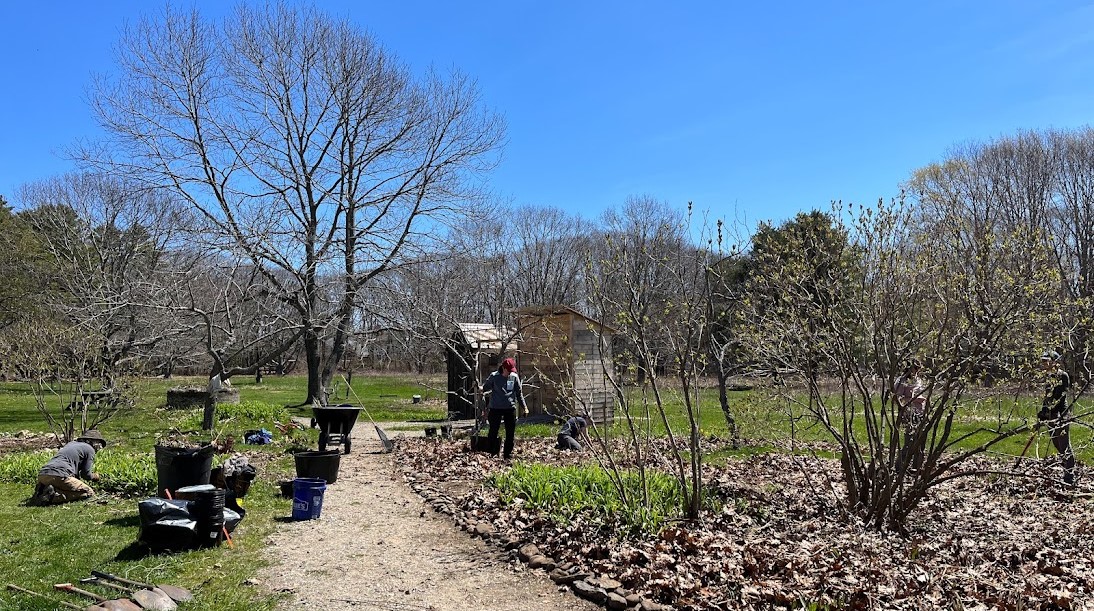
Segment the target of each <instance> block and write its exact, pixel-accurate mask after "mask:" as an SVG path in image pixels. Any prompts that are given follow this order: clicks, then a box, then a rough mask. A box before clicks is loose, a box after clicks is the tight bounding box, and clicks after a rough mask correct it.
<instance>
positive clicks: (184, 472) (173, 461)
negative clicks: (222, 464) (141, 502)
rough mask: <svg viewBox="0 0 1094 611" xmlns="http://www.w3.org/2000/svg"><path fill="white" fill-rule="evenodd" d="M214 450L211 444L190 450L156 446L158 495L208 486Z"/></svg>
mask: <svg viewBox="0 0 1094 611" xmlns="http://www.w3.org/2000/svg"><path fill="white" fill-rule="evenodd" d="M213 450H214V448H213V446H212V445H210V444H205V445H203V446H200V447H190V448H172V447H168V446H156V480H157V490H158V491H157V495H158V496H160V497H163V496H166V495H165V491H167V490H171V491H172V492H173V491H175V490H178V489H179V488H184V487H186V486H196V485H198V484H208V483H209V474H210V472H211V471H212V469H213Z"/></svg>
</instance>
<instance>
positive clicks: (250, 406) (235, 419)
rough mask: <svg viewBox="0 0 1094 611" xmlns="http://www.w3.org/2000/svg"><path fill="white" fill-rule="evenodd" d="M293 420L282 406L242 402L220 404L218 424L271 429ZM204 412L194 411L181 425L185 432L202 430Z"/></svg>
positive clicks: (234, 427)
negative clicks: (278, 424) (225, 423)
mask: <svg viewBox="0 0 1094 611" xmlns="http://www.w3.org/2000/svg"><path fill="white" fill-rule="evenodd" d="M290 418H291V416H290V414H289V412H288V410H286V409H285V407H284V406H282V405H274V404H273V403H265V402H262V401H240V402H239V403H218V404H217V411H216V420H217V422H226V421H229V420H230V421H232V428H233V429H237V428H238V429H240V430H244V429H261V428H265V429H270V428H271V427H272V426H273V423H274V422H288V421H289V419H290ZM201 420H202V410H200V409H197V410H194V411H193V413H190V414H188V415H187V416H186V418H185V419H184V420H183V421H182V422H181V423H180V425H179V427H180V428H182V429H183V430H197V429H200V428H201Z"/></svg>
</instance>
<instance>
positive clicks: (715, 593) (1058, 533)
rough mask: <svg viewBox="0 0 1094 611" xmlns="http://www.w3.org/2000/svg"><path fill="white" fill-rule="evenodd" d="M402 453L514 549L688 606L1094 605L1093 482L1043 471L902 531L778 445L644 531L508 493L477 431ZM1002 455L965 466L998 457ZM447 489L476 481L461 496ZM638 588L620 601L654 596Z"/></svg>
mask: <svg viewBox="0 0 1094 611" xmlns="http://www.w3.org/2000/svg"><path fill="white" fill-rule="evenodd" d="M397 453H398V454H397V456H398V459H399V460H400V461H401V463H402V464H403V467H404V473H405V474H406V477H407V479H408V481H410V483H411V485H412V486H413V487H414V488H415V490H418V492H419V493H420V494H422V495H423V496H424V497H426V499H427V500H428V501H429V502H431V503H432V504H433V506H434V507H435V508H436V509H438V510H439V511H445V512H447V513H450V514H452V515H453V517H454V519H455V520H456V522H457V523H458V524H460V525H461V526H463V527H464V528H466V529H467V530H469V531H471V532H473V533H477V534H480V535H483V536H486V537H488V538H491V539H492V540H494V541H495V542H497V543H498V544H500V545H505V546H506V547H508V548H510V549H513V550H514V552H513V553H514V555H515V554H516V553H517V552H516V549H517V547H518V546H520V545H522V544H527V543H534V544H535V546H536V547H538V549H539V550H540V551H541V552H542V553H543V555H545V556H547V557H549V558H550V559H553V561H554V562H555V563H556V564H557V565H563V566H565V567H567V568H568V569H569V571H570V572H571V573H574V574H589V575H595V576H598V577H603V578H604V579H606V580H616V581H618V582H619V583H620V584H622V588H620V590H619V592H620V593H623V594H625V593H626V592H633V593H635V594H636V595H641V596H643V597H645V598H648V599H649V600H652V601H657V602H660V603H662V604H664V605H666V606H670V607H671V608H675V609H682V610H700V609H704V610H705V609H756V608H758V609H763V608H795V609H796V608H813V609H818V608H820V609H823V608H832V609H929V608H949V609H968V610H971V609H1008V610H1010V609H1013V610H1015V611H1017V610H1019V609H1081V610H1088V609H1094V504H1092V502H1091V498H1090V495H1089V494H1088V493H1082V492H1078V493H1076V492H1072V491H1066V490H1063V489H1059V488H1054V487H1053V485H1052V484H1049V483H1046V482H1045V481H1043V480H1033V479H1023V478H1003V477H990V476H988V477H985V476H971V477H966V478H958V479H956V480H951V481H949V482H946V483H944V484H942V485H940V486H939V487H938V488H936V489H935V490H934V492H933V493H932V494H931V495H930V497H929V498H928V500H927V501H926V502H925V503H924V504H923V505H922V506H921V507H920V508H919V509H918V510H917V511H916V513H914V514H913V516H912V518H911V520H910V523H909V525H908V526H909V533H908V535H907V536H905V537H902V536H899V535H897V534H894V533H878V532H875V531H870V530H866V529H865V528H863V527H862V525H861V524H859V523H855V522H850V523H849V522H846V521H841V520H840V519H839V514H838V511H837V504H836V501H835V498H834V496H833V493H832V492H831V491H830V490H828V485H827V483H825V482H827V481H829V479H831V481H838V479H839V478H838V475H839V467H838V464H837V463H836V462H835V461H832V460H826V459H816V458H811V457H802V456H790V455H785V454H767V455H762V456H753V457H751V458H748V459H743V460H736V461H731V462H730V463H729V464H728V465H726V466H719V467H709V466H708V467H706V471H705V475H706V481H707V485H708V487H709V488H710V489H711V490H712V491H713V492H714V493H715V494H716V495H718V497H719V498H722V499H724V502H723V503H722V507H721V509H720V510H718V511H716V512H714V511H710V512H707V513H705V514H704V516H703V520H702V521H701V523H700V524H688V523H684V522H674V523H672V524H670V525H668V526H667V527H665V528H663V529H662V531H661V532H660V533H659V534H658V535H649V536H645V537H634V536H619V535H617V534H616V533H617V532H618V531H617V529H614V528H612V527H611V526H610V525H604V524H596V523H593V522H592V521H591V520H583V519H576V520H573V521H571V522H569V523H559V522H557V521H555V520H553V519H551V518H549V517H546V516H543V515H539V514H538V513H534V512H531V511H529V510H527V509H526V508H523V507H521V505H520V503H512V504H509V505H506V504H504V503H502V502H501V500H500V499H499V497H498V494H497V491H496V490H494V489H493V488H491V487H490V486H489V485H487V484H486V483H485V479H486V478H487V477H488V476H489V475H490V474H491V473H494V472H496V471H499V470H501V469H505V468H506V466H505V465H504V463H502V462H500V461H499V460H498V459H496V458H493V457H490V456H487V455H485V454H481V453H472V452H470V451H468V449H467V442H466V441H463V442H460V441H448V442H446V441H440V440H404V441H401V442H400V444H399V447H398V449H397ZM517 458H518V460H520V461H529V462H532V461H534V462H543V463H551V464H559V465H562V464H574V463H576V462H580V461H582V460H592V457H591V456H590V455H588V454H586V455H579V454H577V453H564V452H559V451H557V450H554V449H553V448H552V447H551V446H550V445H549V442H547V441H544V442H542V447H541V446H540V445H539V444H538V443H537V442H525V443H522V444H521V445H520V446H519V449H518V453H517ZM988 460H989V459H983V461H982V462H979V463H973V464H969V465H968V466H967V467H965V468H976V467H980V468H986V467H994V468H996V469H998V467H999V464H998V463H989V462H988ZM1053 467H1054V463H1053V461H1051V460H1049V461H1041V464H1035V465H1034V466H1033V470H1034V471H1041V472H1043V474H1044V475H1046V476H1051V475H1052V474H1053ZM1085 476H1088V472H1087V471H1085V470H1083V471H1081V472H1080V477H1082V479H1081V481H1090V479H1089V478H1088V477H1085ZM445 490H469V492H467V493H465V494H462V495H460V496H457V497H454V498H453V497H451V496H449V495H448V494H447V493H446V492H445ZM570 567H572V568H570ZM547 568H550V567H549V566H548V567H547ZM556 573H557V571H556ZM552 577H556V579H555V581H556V582H559V583H570V582H572V579H571V580H562V579H559V578H557V575H556V574H555V573H552ZM594 579H596V578H594ZM578 585H581V584H578ZM560 587H573V584H572V583H570V585H568V586H560ZM634 600H635V599H631V602H629V603H628V605H631V606H628V607H615V608H640V607H639V606H638V605H634ZM608 604H609V606H611V601H608ZM620 604H622V603H620ZM651 607H652V605H651Z"/></svg>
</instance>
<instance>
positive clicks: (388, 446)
mask: <svg viewBox="0 0 1094 611" xmlns="http://www.w3.org/2000/svg"><path fill="white" fill-rule="evenodd" d="M342 379H343V380H345V382H346V388H347V389H348V390H349V392H351V393H353V398H354V399H356V400H357V404H358V405H360V406H361V411H363V412H365V417H366V418H368V421H369V422H371V423H372V426H373V428H375V429H376V436H377V437H379V438H380V447H381V448H383V453H384V454H390V453H391V452H392V451H393V450H394V449H395V442H393V441H391V439H390V438H389V437H388V436H387V433H384V429H382V428H380V425H379V424H376V421H375V420H373V419H372V414H370V413H368V409H366V408H365V402H364V401H362V400H361V397H359V396H357V391H355V390H353V385H352V384H350V383H349V380H346V376H342Z"/></svg>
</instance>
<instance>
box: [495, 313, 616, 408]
mask: <svg viewBox="0 0 1094 611" xmlns="http://www.w3.org/2000/svg"><path fill="white" fill-rule="evenodd" d="M515 314H516V316H517V329H518V330H519V331H520V336H521V346H520V361H519V363H518V370H519V372H520V376H521V380H522V381H523V383H524V386H525V388H526V389H527V390H526V391H525V397H526V399H527V401H528V410H529V412H531V413H532V414H544V413H548V414H554V415H557V416H563V415H569V414H575V413H587V414H589V415H590V416H592V418H593V420H594V421H595V422H597V423H598V424H602V423H609V424H610V423H611V422H612V421H613V420H614V419H615V394H614V391H613V390H612V387H611V385H610V384H609V382H608V372H609V371H611V367H612V354H611V345H612V334H613V333H614V329H612V328H611V327H609V326H607V325H604V324H603V323H600V322H597V321H595V320H593V319H591V318H589V317H587V316H585V315H584V314H582V313H580V312H578V311H577V310H574V309H573V308H570V307H568V306H561V305H558V306H540V307H531V308H522V309H519V310H516V312H515Z"/></svg>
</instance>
